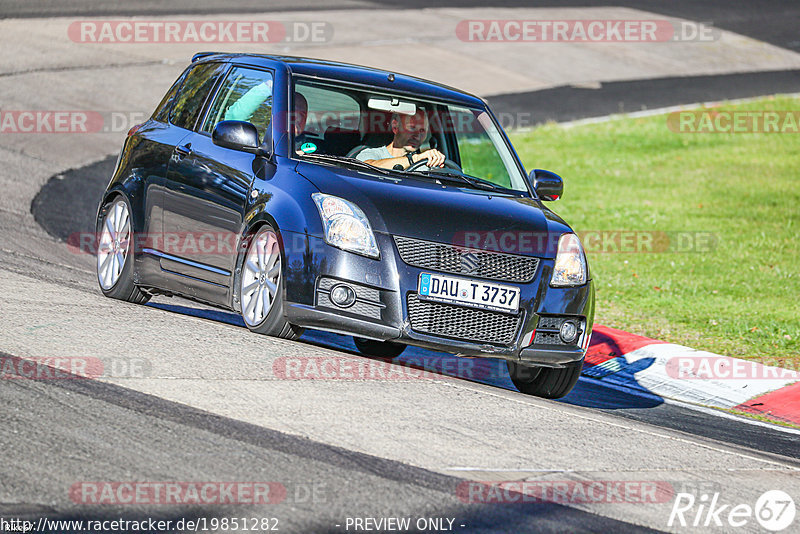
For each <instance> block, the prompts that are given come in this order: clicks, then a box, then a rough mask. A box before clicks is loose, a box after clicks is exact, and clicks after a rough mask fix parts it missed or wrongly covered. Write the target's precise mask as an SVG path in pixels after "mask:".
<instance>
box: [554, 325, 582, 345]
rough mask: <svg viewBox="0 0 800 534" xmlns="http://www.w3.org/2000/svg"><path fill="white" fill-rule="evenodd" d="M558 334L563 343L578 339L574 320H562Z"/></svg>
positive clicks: (573, 341)
mask: <svg viewBox="0 0 800 534" xmlns="http://www.w3.org/2000/svg"><path fill="white" fill-rule="evenodd" d="M558 335H559V336H560V337H561V341H563V342H564V343H575V340H576V339H578V325H577V324H575V321H564V322H563V323H562V324H561V330H560V331H559V332H558Z"/></svg>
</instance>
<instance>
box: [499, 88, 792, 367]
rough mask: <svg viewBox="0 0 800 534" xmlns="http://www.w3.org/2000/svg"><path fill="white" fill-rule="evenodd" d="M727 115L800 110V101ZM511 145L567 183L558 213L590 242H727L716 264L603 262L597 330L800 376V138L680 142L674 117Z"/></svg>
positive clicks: (604, 258) (710, 254)
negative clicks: (703, 238)
mask: <svg viewBox="0 0 800 534" xmlns="http://www.w3.org/2000/svg"><path fill="white" fill-rule="evenodd" d="M723 108H724V109H734V108H736V109H750V110H800V100H797V99H788V98H768V99H764V100H760V101H758V102H752V103H748V104H742V105H736V106H733V105H731V106H728V105H726V106H723ZM511 137H512V141H513V142H514V146H515V147H516V148H517V150H518V151H519V153H520V156H521V157H522V159H523V161H524V163H525V165H526V168H528V169H532V168H542V169H548V170H552V171H554V172H556V173H558V174H560V175H561V176H562V177H563V178H564V182H565V190H564V191H565V193H564V197H563V199H562V200H559V201H558V202H555V203H549V204H548V206H549V207H550V208H551V209H553V210H554V211H555V212H556V213H558V214H559V215H561V216H562V217H564V218H565V219H566V221H567V222H568V223H569V224H570V225H571V226H572V227H573V228H575V230H576V231H578V232H579V233H581V232H583V231H597V230H609V231H612V230H636V231H645V232H651V231H652V232H666V233H667V234H668V235H674V234H672V233H673V232H710V233H712V234H713V236H714V238H715V243H714V245H713V246H712V247H711V249H710V250H709V251H707V252H705V253H703V252H696V251H692V252H672V251H667V252H655V253H600V252H597V251H594V252H589V253H588V258H589V263H590V267H591V270H592V273H593V278H594V280H595V283H596V290H597V314H596V317H595V321H596V322H598V323H601V324H605V325H607V326H611V327H615V328H621V329H624V330H627V331H630V332H634V333H638V334H641V335H645V336H650V337H654V338H658V339H663V340H666V341H671V342H674V343H680V344H683V345H687V346H690V347H694V348H698V349H703V350H708V351H711V352H715V353H720V354H725V355H729V356H734V357H738V358H744V359H750V360H759V361H763V362H765V363H769V364H774V365H780V366H784V367H791V368H795V369H797V368H800V245H799V244H798V234H800V221H798V219H800V134H792V133H785V134H775V133H770V134H733V135H731V134H719V133H715V134H707V133H706V134H684V133H674V132H673V131H671V130H670V129H669V128H668V126H667V118H666V116H665V115H661V116H654V117H647V118H635V119H632V118H625V117H623V118H619V119H616V120H612V121H609V122H603V123H598V124H587V125H580V126H573V127H563V126H559V125H556V124H548V125H545V126H542V127H540V128H537V129H535V130H533V131H531V132H524V133H515V134H512V135H511Z"/></svg>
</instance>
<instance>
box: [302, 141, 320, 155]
mask: <svg viewBox="0 0 800 534" xmlns="http://www.w3.org/2000/svg"><path fill="white" fill-rule="evenodd" d="M300 151H301V152H302V153H303V154H313V153H314V152H316V151H317V145H315V144H314V143H303V144H302V145H300Z"/></svg>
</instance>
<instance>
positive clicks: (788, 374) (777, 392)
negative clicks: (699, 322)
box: [582, 324, 800, 424]
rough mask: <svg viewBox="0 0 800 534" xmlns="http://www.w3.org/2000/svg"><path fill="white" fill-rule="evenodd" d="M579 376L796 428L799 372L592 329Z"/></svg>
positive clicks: (799, 409)
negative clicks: (745, 413) (766, 419)
mask: <svg viewBox="0 0 800 534" xmlns="http://www.w3.org/2000/svg"><path fill="white" fill-rule="evenodd" d="M582 374H583V375H584V376H586V377H590V378H593V379H596V380H599V381H601V382H603V383H607V384H610V385H614V386H619V387H623V388H625V389H631V390H636V391H641V392H646V393H650V394H653V395H657V396H660V397H664V398H669V399H674V400H678V401H684V402H689V403H693V404H699V405H702V406H709V407H714V408H726V409H735V410H740V411H744V412H749V413H753V414H759V415H763V416H766V417H768V418H771V419H775V420H780V421H785V422H789V423H794V424H800V373H798V372H797V371H790V370H788V369H782V368H780V367H770V366H765V365H762V364H760V363H757V362H751V361H747V360H740V359H737V358H730V357H727V356H720V355H718V354H713V353H711V352H705V351H701V350H695V349H691V348H689V347H684V346H682V345H676V344H674V343H665V342H663V341H658V340H655V339H650V338H647V337H643V336H637V335H635V334H630V333H628V332H625V331H622V330H617V329H614V328H609V327H606V326H602V325H597V324H596V325H594V329H593V332H592V339H591V341H590V343H589V349H588V351H587V353H586V362H585V363H584V367H583V372H582Z"/></svg>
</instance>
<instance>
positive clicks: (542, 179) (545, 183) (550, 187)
mask: <svg viewBox="0 0 800 534" xmlns="http://www.w3.org/2000/svg"><path fill="white" fill-rule="evenodd" d="M528 180H529V181H530V183H531V185H532V186H533V190H534V191H536V196H538V197H539V198H540V199H541V200H558V199H559V198H561V195H563V194H564V180H562V179H561V177H560V176H559V175H557V174H556V173H554V172H550V171H545V170H543V169H534V170H532V171H531V173H530V174H529V175H528Z"/></svg>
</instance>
